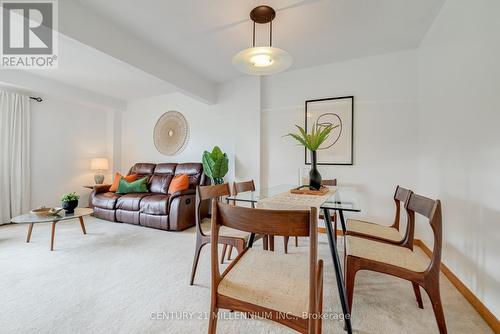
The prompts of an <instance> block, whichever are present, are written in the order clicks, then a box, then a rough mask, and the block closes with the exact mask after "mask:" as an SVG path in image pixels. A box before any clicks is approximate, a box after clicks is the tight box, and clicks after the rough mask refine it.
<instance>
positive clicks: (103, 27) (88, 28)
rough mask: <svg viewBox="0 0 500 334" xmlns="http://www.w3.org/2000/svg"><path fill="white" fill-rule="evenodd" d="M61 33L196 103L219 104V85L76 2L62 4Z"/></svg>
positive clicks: (60, 7)
mask: <svg viewBox="0 0 500 334" xmlns="http://www.w3.org/2000/svg"><path fill="white" fill-rule="evenodd" d="M58 3H59V32H60V33H61V34H63V35H66V36H67V37H70V38H73V39H75V40H77V41H79V42H81V43H84V44H86V45H88V46H90V47H92V48H94V49H96V50H99V51H101V52H104V53H106V54H108V55H110V56H112V57H114V58H116V59H118V60H120V61H123V62H125V63H127V64H130V65H131V66H134V67H136V68H138V69H140V70H142V71H144V72H146V73H149V74H151V75H153V76H155V77H157V78H159V79H161V80H164V81H166V82H168V83H170V84H171V85H173V86H175V87H177V88H178V89H179V91H180V92H183V93H185V94H187V95H189V96H191V97H193V98H195V99H197V100H200V101H202V102H205V103H207V104H213V103H215V102H216V87H215V86H216V85H215V83H213V82H211V81H209V80H207V79H206V78H205V77H203V76H201V75H200V74H198V73H195V72H194V71H192V70H191V69H189V68H187V67H186V66H184V65H182V64H180V63H179V62H177V61H176V60H174V59H172V58H171V57H170V56H169V55H167V54H165V53H164V52H163V51H161V50H159V49H157V48H155V47H154V46H152V45H150V44H148V43H146V42H144V41H143V40H141V39H139V38H137V37H135V36H133V35H132V34H131V33H129V32H127V31H125V30H123V29H121V28H119V27H118V26H116V25H114V24H113V23H111V22H110V21H109V20H107V19H106V18H104V17H102V16H100V15H98V14H97V13H95V12H93V11H92V10H90V9H88V8H86V7H85V6H82V5H81V4H80V3H78V2H77V1H75V0H65V1H59V2H58Z"/></svg>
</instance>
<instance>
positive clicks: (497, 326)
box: [415, 239, 500, 334]
mask: <svg viewBox="0 0 500 334" xmlns="http://www.w3.org/2000/svg"><path fill="white" fill-rule="evenodd" d="M415 246H418V247H420V248H421V249H422V250H423V251H424V253H425V254H427V256H429V257H431V256H432V251H431V250H430V249H429V247H427V245H426V244H425V243H424V242H423V241H422V240H420V239H415ZM441 271H442V272H443V274H444V276H446V278H448V279H449V280H450V282H451V283H452V284H453V285H454V286H455V288H457V290H458V292H460V293H461V294H462V295H463V296H464V297H465V299H467V301H468V302H469V303H470V304H471V305H472V307H474V308H475V309H476V311H477V312H478V313H479V314H480V315H481V317H482V318H483V319H484V320H485V321H486V323H487V324H488V325H489V326H490V327H491V329H493V331H494V332H495V333H497V334H499V333H500V322H499V321H498V319H497V317H495V315H494V314H493V313H491V311H490V310H489V309H488V308H487V307H486V305H484V304H483V303H482V302H481V301H480V300H479V298H477V297H476V295H474V293H473V292H472V291H471V290H470V289H469V288H468V287H467V286H466V285H465V284H464V283H462V281H461V280H460V279H459V278H458V277H457V276H456V275H455V274H454V273H453V272H452V271H451V270H450V268H448V267H447V266H446V265H445V264H444V263H443V262H441Z"/></svg>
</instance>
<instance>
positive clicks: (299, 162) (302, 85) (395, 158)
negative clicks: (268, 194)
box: [261, 51, 418, 224]
mask: <svg viewBox="0 0 500 334" xmlns="http://www.w3.org/2000/svg"><path fill="white" fill-rule="evenodd" d="M416 68H417V58H416V51H405V52H398V53H392V54H387V55H382V56H375V57H369V58H363V59H356V60H351V61H346V62H341V63H333V64H329V65H324V66H319V67H313V68H307V69H303V70H297V71H289V72H285V73H283V74H279V75H274V76H269V77H265V78H263V80H262V106H263V110H262V129H261V131H262V153H261V154H262V157H261V173H262V183H263V184H264V185H267V186H273V185H277V184H287V183H292V184H295V183H297V180H298V170H299V168H300V167H304V166H305V165H304V149H303V148H300V147H297V146H296V145H295V142H294V141H293V140H292V139H291V138H289V137H287V138H283V137H282V136H283V135H285V134H286V133H288V132H290V131H295V129H294V124H299V125H302V126H303V125H304V101H306V100H310V99H318V98H326V97H337V96H345V95H354V98H355V105H354V165H353V166H319V169H320V172H321V173H322V176H323V178H337V179H338V180H339V182H340V184H344V185H354V186H356V187H358V188H359V189H358V190H359V193H360V194H361V196H360V197H359V201H360V205H361V207H362V208H363V213H362V215H363V216H364V217H369V218H376V219H378V220H381V221H383V222H386V223H387V224H389V223H392V219H393V214H394V204H393V203H394V202H393V200H392V196H393V194H394V189H395V187H396V185H398V184H400V185H402V186H407V187H414V186H415V184H416V181H417V176H416V175H417V160H416V158H417V156H416V153H417V152H416V150H415V148H416V143H417V127H416V122H417V121H418V116H417V111H418V110H417V74H416Z"/></svg>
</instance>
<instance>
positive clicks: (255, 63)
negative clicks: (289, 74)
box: [233, 46, 292, 75]
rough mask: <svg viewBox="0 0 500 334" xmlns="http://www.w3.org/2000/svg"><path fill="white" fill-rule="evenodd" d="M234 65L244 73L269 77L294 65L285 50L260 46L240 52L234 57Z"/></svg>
mask: <svg viewBox="0 0 500 334" xmlns="http://www.w3.org/2000/svg"><path fill="white" fill-rule="evenodd" d="M233 65H234V66H235V67H236V68H237V69H238V70H239V71H241V72H243V73H247V74H253V75H268V74H273V73H278V72H281V71H284V70H286V69H287V68H289V67H290V65H292V57H291V56H290V54H289V53H288V52H286V51H285V50H282V49H279V48H275V47H271V46H259V47H253V48H248V49H245V50H241V51H240V52H238V53H237V54H236V55H235V56H234V57H233Z"/></svg>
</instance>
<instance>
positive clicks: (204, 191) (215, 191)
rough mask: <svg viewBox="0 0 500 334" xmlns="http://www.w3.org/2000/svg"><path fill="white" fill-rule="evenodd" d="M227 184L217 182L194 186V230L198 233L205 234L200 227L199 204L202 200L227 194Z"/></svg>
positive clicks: (228, 191) (228, 192) (228, 193)
mask: <svg viewBox="0 0 500 334" xmlns="http://www.w3.org/2000/svg"><path fill="white" fill-rule="evenodd" d="M229 195H230V189H229V184H227V183H224V184H217V185H214V186H197V187H196V217H195V218H196V230H197V233H198V234H200V235H205V234H204V233H203V229H202V228H201V206H202V203H203V201H208V200H211V199H213V198H219V197H221V196H229Z"/></svg>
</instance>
